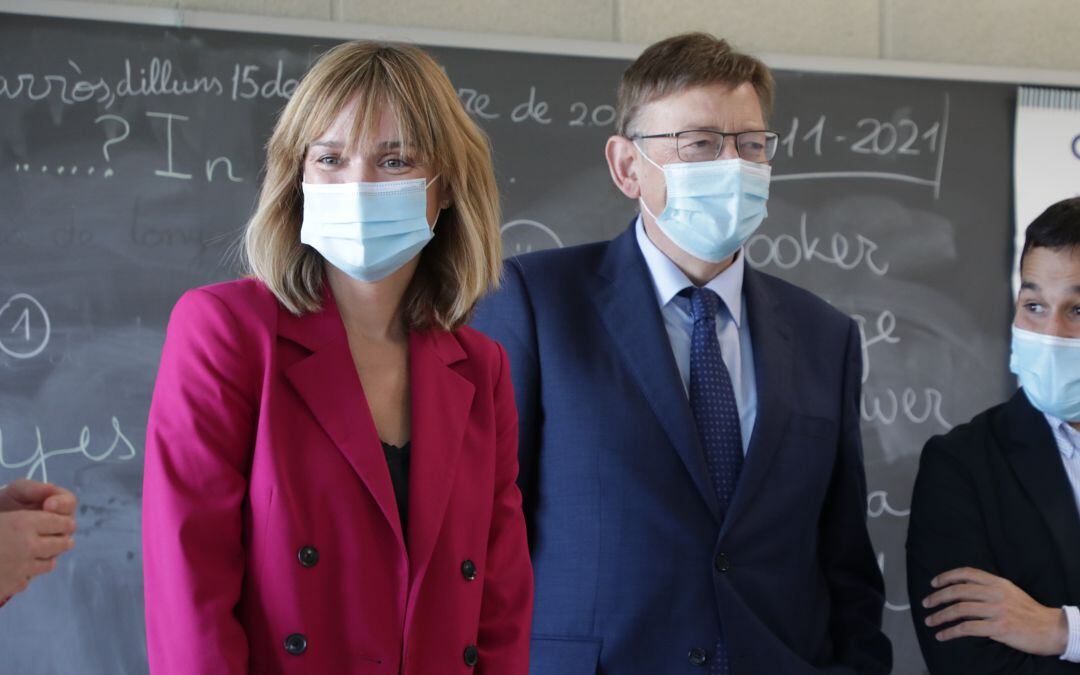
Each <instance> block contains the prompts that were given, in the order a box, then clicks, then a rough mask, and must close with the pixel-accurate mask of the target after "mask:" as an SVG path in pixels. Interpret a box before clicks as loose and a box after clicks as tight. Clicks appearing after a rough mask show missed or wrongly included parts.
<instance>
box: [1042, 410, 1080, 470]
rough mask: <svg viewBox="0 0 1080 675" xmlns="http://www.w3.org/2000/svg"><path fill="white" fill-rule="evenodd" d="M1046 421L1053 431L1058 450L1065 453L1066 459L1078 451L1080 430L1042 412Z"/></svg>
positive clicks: (1079, 450) (1079, 447)
mask: <svg viewBox="0 0 1080 675" xmlns="http://www.w3.org/2000/svg"><path fill="white" fill-rule="evenodd" d="M1043 415H1044V416H1045V417H1046V421H1047V422H1048V423H1049V424H1050V429H1051V431H1053V432H1054V440H1055V441H1057V446H1058V450H1060V451H1061V454H1063V455H1065V457H1066V459H1072V458H1073V455H1074V454H1076V453H1077V452H1080V431H1077V430H1076V429H1074V428H1073V426H1072V425H1071V424H1069V423H1068V422H1066V421H1065V420H1062V419H1059V418H1057V417H1054V416H1053V415H1050V414H1047V413H1043Z"/></svg>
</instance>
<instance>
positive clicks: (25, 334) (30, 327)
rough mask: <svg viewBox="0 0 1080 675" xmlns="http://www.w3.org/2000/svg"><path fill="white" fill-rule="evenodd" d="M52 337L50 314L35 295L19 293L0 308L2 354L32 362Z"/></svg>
mask: <svg viewBox="0 0 1080 675" xmlns="http://www.w3.org/2000/svg"><path fill="white" fill-rule="evenodd" d="M5 326H11V328H9V329H6V328H5ZM51 335H52V324H50V322H49V313H48V312H46V311H45V308H44V307H43V306H42V305H41V303H40V302H38V301H37V299H36V298H34V297H33V296H31V295H28V294H26V293H16V294H15V295H13V296H11V298H10V299H9V300H8V301H7V302H5V303H4V304H3V306H0V352H3V353H4V354H7V355H8V356H10V357H12V358H15V359H31V358H33V357H35V356H37V355H38V354H40V353H41V352H43V351H45V347H47V346H48V345H49V338H50V336H51Z"/></svg>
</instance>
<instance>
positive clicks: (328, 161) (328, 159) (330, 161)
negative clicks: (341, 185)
mask: <svg viewBox="0 0 1080 675" xmlns="http://www.w3.org/2000/svg"><path fill="white" fill-rule="evenodd" d="M340 161H341V158H340V157H338V156H336V155H323V156H322V157H319V158H318V159H316V160H315V163H316V164H323V165H326V166H334V165H336V164H338V163H339V162H340Z"/></svg>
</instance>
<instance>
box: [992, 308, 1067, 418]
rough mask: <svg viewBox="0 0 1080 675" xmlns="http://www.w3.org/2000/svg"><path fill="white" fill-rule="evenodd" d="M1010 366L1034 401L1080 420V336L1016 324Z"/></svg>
mask: <svg viewBox="0 0 1080 675" xmlns="http://www.w3.org/2000/svg"><path fill="white" fill-rule="evenodd" d="M1009 370H1011V371H1012V372H1013V373H1015V374H1016V377H1017V378H1019V380H1020V386H1021V387H1023V388H1024V393H1025V394H1027V397H1028V400H1029V401H1031V405H1033V406H1035V407H1036V408H1038V409H1039V410H1041V411H1042V412H1044V413H1046V414H1047V415H1052V416H1053V417H1056V418H1058V419H1059V420H1064V421H1065V422H1077V421H1080V340H1077V339H1071V338H1061V337H1054V336H1053V335H1043V334H1042V333H1033V332H1031V331H1027V330H1023V329H1022V328H1017V327H1016V326H1013V329H1012V358H1011V359H1009Z"/></svg>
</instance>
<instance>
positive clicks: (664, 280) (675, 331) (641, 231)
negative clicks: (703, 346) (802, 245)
mask: <svg viewBox="0 0 1080 675" xmlns="http://www.w3.org/2000/svg"><path fill="white" fill-rule="evenodd" d="M634 227H635V230H636V234H637V242H638V247H640V248H641V253H642V255H644V256H645V264H646V265H647V266H648V268H649V274H650V276H651V277H652V281H653V288H654V290H655V291H656V301H657V303H658V304H659V305H660V313H661V314H662V315H663V317H664V327H665V328H666V329H667V334H668V340H669V341H670V342H671V351H672V352H673V353H674V355H675V365H677V366H678V367H679V375H680V376H681V377H682V383H683V391H684V393H686V394H687V396H689V392H690V341H691V337H692V336H693V333H694V319H693V317H692V316H691V315H690V300H689V299H687V298H683V297H680V296H679V291H681V290H683V289H684V288H687V287H692V286H693V285H694V284H693V282H691V281H690V280H689V279H688V278H687V277H686V275H685V274H683V271H682V270H680V269H679V267H678V266H677V265H676V264H675V263H673V262H672V261H671V259H670V258H668V257H667V256H666V255H664V253H663V251H661V250H660V249H659V248H657V247H656V244H654V243H653V242H652V240H651V239H649V236H648V235H647V234H645V225H644V224H643V223H642V222H641V216H638V219H637V223H636V225H635V226H634ZM745 268H746V260H745V256H744V255H743V254H742V251H741V250H740V251H739V252H738V253H737V254H736V257H735V261H734V262H733V263H732V264H731V265H730V266H729V267H728V268H727V269H726V270H724V271H723V272H721V273H720V274H719V275H717V276H716V278H714V279H712V280H711V281H709V283H707V284H705V288H708V289H709V290H711V291H713V292H714V293H716V294H717V295H718V296H720V299H721V300H723V301H724V307H723V308H722V310H721V311H719V312H717V315H716V334H717V336H718V337H719V339H720V354H721V356H723V359H724V365H725V366H727V369H728V373H729V374H730V375H731V385H732V387H734V389H735V405H736V406H738V408H739V426H740V427H741V428H740V431H741V432H742V441H743V454H744V455H745V454H746V451H747V448H749V447H750V435H751V434H752V433H753V431H754V421H755V420H756V419H757V383H756V382H755V380H754V352H753V347H752V346H751V344H750V326H749V324H748V322H747V321H746V307H745V304H746V303H745V302H744V301H743V292H742V285H743V272H744V270H745Z"/></svg>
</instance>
